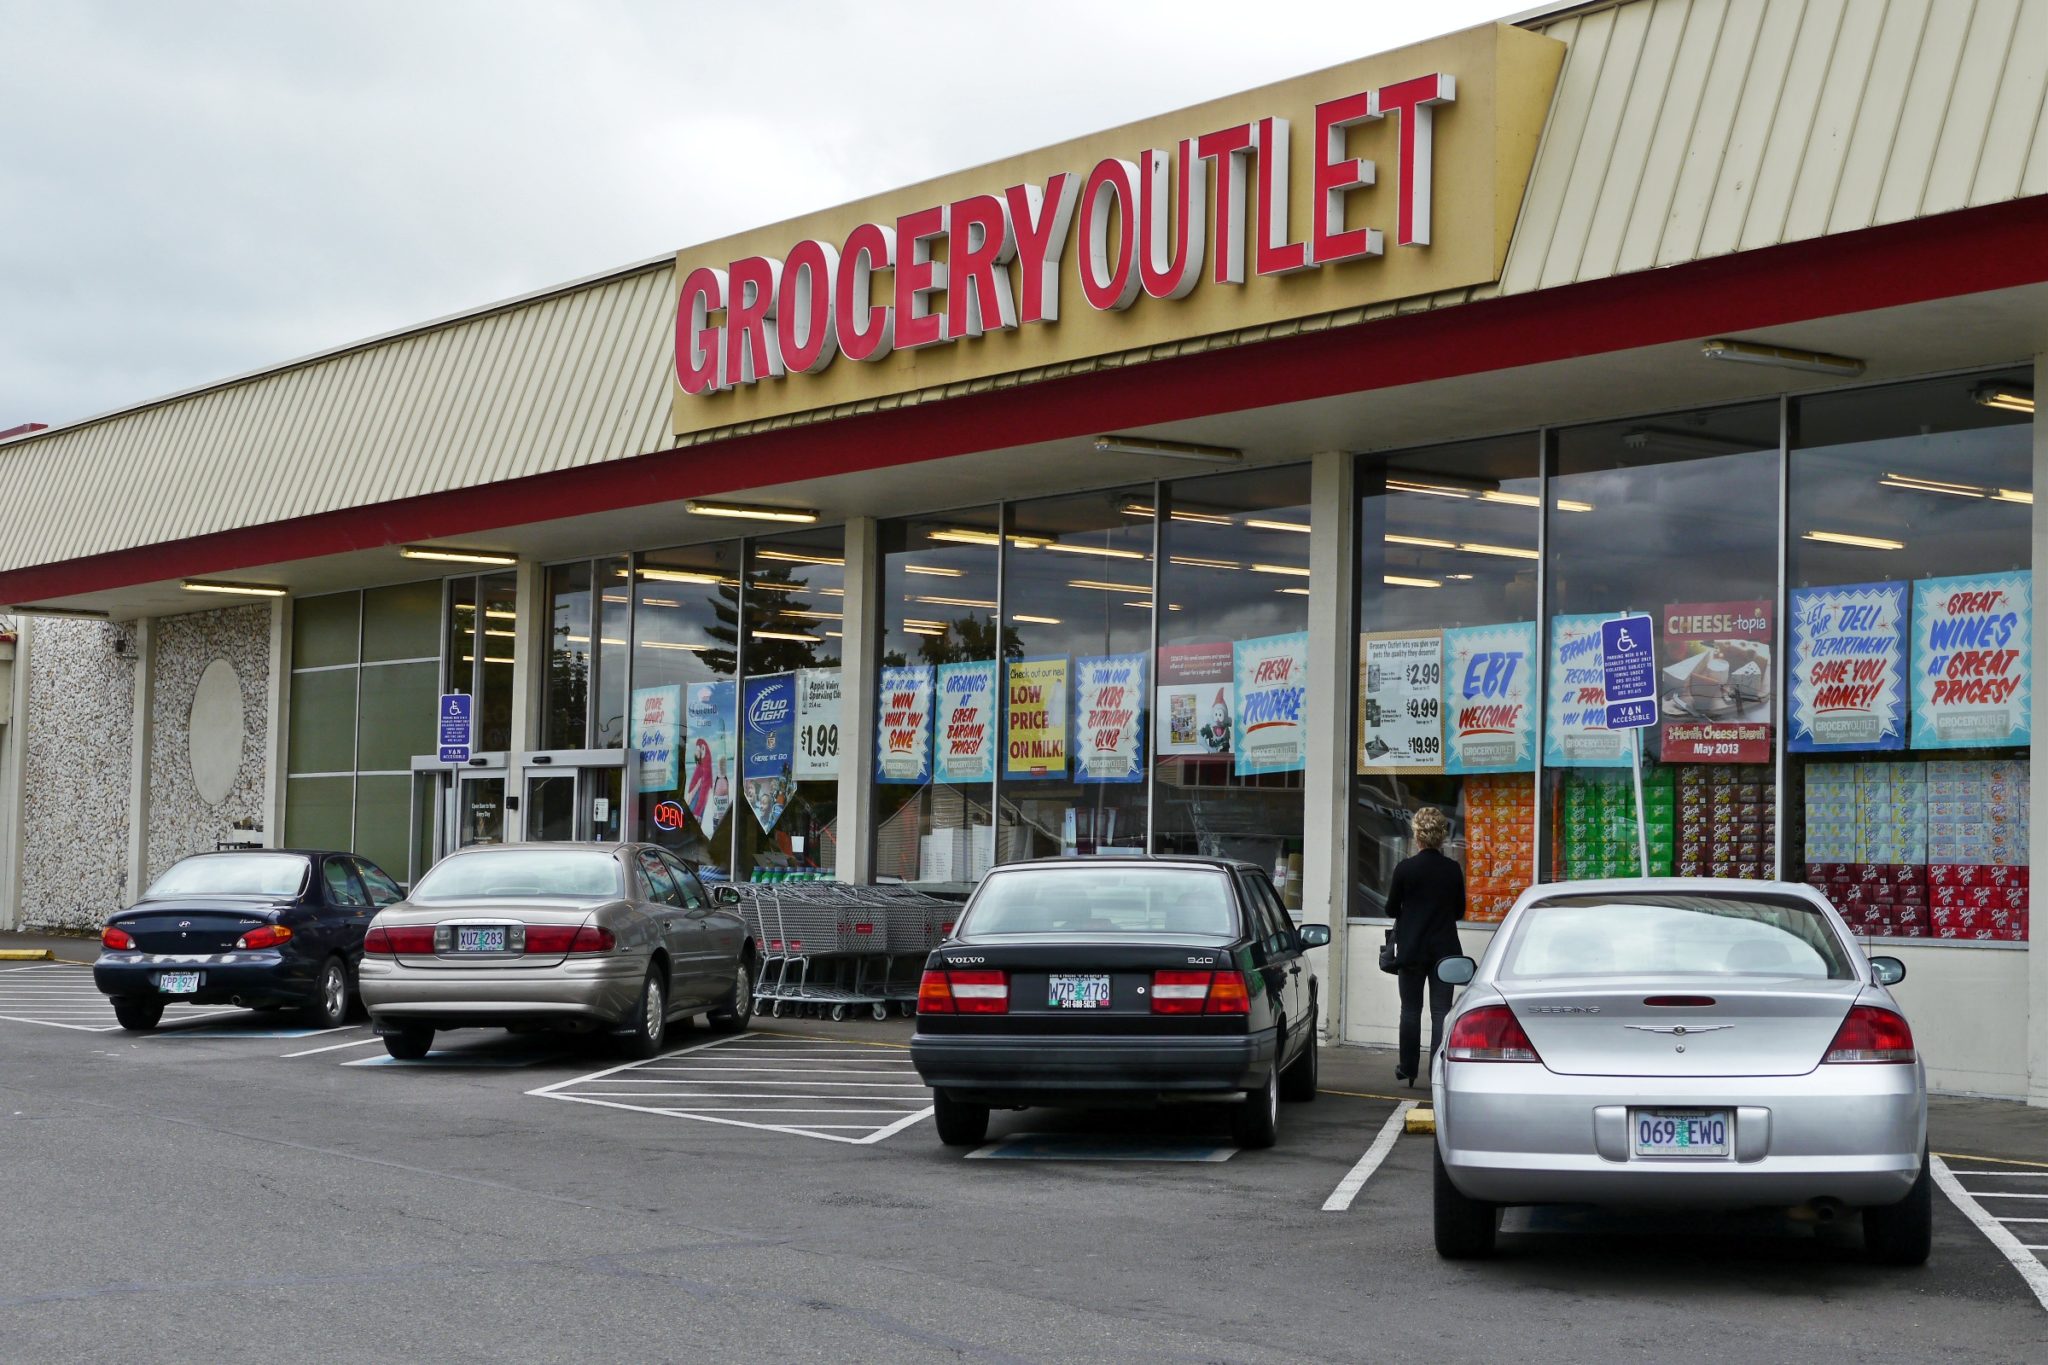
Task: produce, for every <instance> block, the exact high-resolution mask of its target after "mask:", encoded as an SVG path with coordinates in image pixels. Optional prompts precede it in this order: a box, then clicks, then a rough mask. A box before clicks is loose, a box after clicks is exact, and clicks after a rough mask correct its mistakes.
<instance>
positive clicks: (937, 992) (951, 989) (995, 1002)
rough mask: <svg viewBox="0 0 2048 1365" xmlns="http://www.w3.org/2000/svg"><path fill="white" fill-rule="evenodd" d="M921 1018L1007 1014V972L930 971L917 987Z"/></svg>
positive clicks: (927, 971)
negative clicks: (926, 1016) (931, 1015)
mask: <svg viewBox="0 0 2048 1365" xmlns="http://www.w3.org/2000/svg"><path fill="white" fill-rule="evenodd" d="M917 1012H918V1013H919V1014H1008V1013H1009V1012H1010V974H1009V973H1008V972H945V971H937V970H933V969H927V970H926V971H925V974H924V976H923V978H922V979H921V980H919V982H918V983H917Z"/></svg>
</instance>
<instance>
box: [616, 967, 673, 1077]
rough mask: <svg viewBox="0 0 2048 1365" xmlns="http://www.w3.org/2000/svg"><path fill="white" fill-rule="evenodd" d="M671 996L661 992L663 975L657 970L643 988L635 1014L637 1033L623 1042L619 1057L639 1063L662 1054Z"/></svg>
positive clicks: (634, 1029)
mask: <svg viewBox="0 0 2048 1365" xmlns="http://www.w3.org/2000/svg"><path fill="white" fill-rule="evenodd" d="M667 1020H668V993H667V992H666V991H664V990H662V988H661V973H660V972H659V971H657V970H655V969H653V968H649V969H648V972H647V982H646V984H645V985H643V986H641V987H640V1004H639V1007H638V1008H637V1009H635V1010H634V1011H633V1031H632V1032H631V1033H628V1034H625V1035H624V1036H622V1037H621V1038H620V1039H619V1055H620V1056H622V1057H629V1058H631V1059H632V1060H634V1061H636V1062H644V1061H646V1060H647V1059H648V1058H649V1057H655V1056H659V1055H660V1053H661V1039H662V1035H663V1034H664V1033H665V1032H667Z"/></svg>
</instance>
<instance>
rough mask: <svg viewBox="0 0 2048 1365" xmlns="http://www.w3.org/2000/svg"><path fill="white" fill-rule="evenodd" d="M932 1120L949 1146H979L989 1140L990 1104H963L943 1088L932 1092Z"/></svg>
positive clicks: (942, 1140) (941, 1139) (943, 1140)
mask: <svg viewBox="0 0 2048 1365" xmlns="http://www.w3.org/2000/svg"><path fill="white" fill-rule="evenodd" d="M932 1121H933V1122H934V1123H936V1124H937V1125H938V1129H939V1141H941V1142H943V1143H945V1144H946V1145H947V1146H948V1147H979V1146H981V1144H982V1143H984V1142H986V1141H987V1140H988V1106H987V1105H985V1104H963V1103H961V1102H960V1101H959V1100H956V1099H954V1098H953V1097H952V1096H950V1095H948V1094H947V1093H946V1092H945V1091H943V1090H936V1091H933V1092H932Z"/></svg>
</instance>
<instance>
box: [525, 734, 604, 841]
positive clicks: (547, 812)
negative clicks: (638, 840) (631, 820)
mask: <svg viewBox="0 0 2048 1365" xmlns="http://www.w3.org/2000/svg"><path fill="white" fill-rule="evenodd" d="M550 757H551V758H552V760H553V761H554V762H560V761H561V759H562V758H563V757H565V756H564V755H555V756H550ZM529 761H530V760H529ZM624 795H625V770H624V769H623V768H621V767H620V766H619V765H618V764H616V763H611V764H604V765H597V766H593V765H587V764H586V765H579V766H575V767H550V768H544V769H538V770H536V769H535V768H532V767H529V768H528V769H527V771H526V790H525V795H524V799H523V800H522V801H521V802H520V805H521V808H522V814H523V815H524V817H525V818H524V827H525V830H526V834H525V837H526V838H528V839H531V840H536V841H548V842H555V841H567V840H584V841H591V840H595V841H597V842H600V843H608V842H610V841H612V840H615V839H618V838H619V837H620V836H621V830H622V829H623V821H622V818H621V817H622V816H623V814H624V811H623V806H624V801H623V797H624Z"/></svg>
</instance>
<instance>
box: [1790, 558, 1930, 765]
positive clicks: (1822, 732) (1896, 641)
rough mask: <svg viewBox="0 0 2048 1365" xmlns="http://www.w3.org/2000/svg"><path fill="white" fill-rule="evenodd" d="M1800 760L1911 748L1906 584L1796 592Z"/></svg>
mask: <svg viewBox="0 0 2048 1365" xmlns="http://www.w3.org/2000/svg"><path fill="white" fill-rule="evenodd" d="M1791 610H1792V621H1791V626H1792V642H1791V647H1792V673H1791V680H1792V733H1791V736H1790V738H1789V741H1788V747H1790V749H1791V750H1792V752H1793V753H1795V754H1812V753H1847V752H1853V751H1857V750H1864V749H1903V748H1905V747H1906V585H1905V584H1904V583H1849V584H1844V585H1842V586H1839V587H1832V588H1794V589H1793V590H1792V603H1791Z"/></svg>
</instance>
